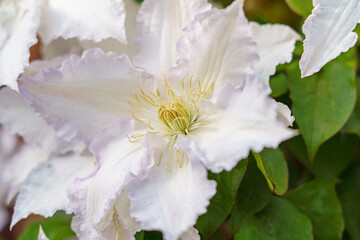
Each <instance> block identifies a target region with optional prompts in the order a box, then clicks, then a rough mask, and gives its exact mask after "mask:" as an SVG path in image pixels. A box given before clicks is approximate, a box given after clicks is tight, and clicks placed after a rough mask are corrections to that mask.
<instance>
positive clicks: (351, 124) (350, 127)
mask: <svg viewBox="0 0 360 240" xmlns="http://www.w3.org/2000/svg"><path fill="white" fill-rule="evenodd" d="M343 131H344V132H345V133H351V134H356V135H358V136H359V137H360V112H359V113H355V112H353V113H352V114H351V115H350V118H349V120H348V121H347V123H346V124H345V126H344V128H343Z"/></svg>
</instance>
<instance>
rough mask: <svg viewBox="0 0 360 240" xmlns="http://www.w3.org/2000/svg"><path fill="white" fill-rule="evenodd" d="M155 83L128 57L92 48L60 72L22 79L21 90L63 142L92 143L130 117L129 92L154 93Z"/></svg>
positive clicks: (73, 59)
mask: <svg viewBox="0 0 360 240" xmlns="http://www.w3.org/2000/svg"><path fill="white" fill-rule="evenodd" d="M151 80H152V78H151V76H149V75H148V74H146V73H145V72H142V71H139V70H137V69H135V68H134V67H133V66H132V65H131V63H130V61H129V59H128V58H127V57H126V55H122V56H120V57H118V56H117V55H116V54H114V53H104V52H103V51H101V50H100V49H92V50H88V51H85V52H84V54H83V56H82V57H77V56H71V57H69V58H68V59H66V60H65V61H64V62H63V65H62V67H61V68H60V69H53V68H50V69H48V70H44V71H42V72H41V73H40V74H38V75H37V76H36V77H35V78H34V79H31V78H21V79H20V80H19V85H20V91H21V94H22V96H23V98H24V99H25V100H26V102H27V103H28V104H29V105H31V106H32V107H33V108H34V109H35V111H36V112H37V113H38V114H39V115H40V116H41V117H42V118H44V119H45V121H46V122H47V123H48V124H49V125H51V126H53V127H54V129H55V131H56V132H57V134H58V135H59V136H60V137H63V138H64V139H65V140H68V141H74V142H85V143H86V144H89V143H90V142H91V140H92V139H93V138H94V137H95V135H96V134H97V133H99V132H100V131H101V129H103V128H105V127H107V126H108V125H110V124H111V123H112V122H113V121H115V120H117V119H119V118H122V117H128V116H130V111H129V110H130V109H131V107H130V105H129V104H128V100H129V98H130V94H131V92H133V91H138V89H139V87H144V88H145V89H146V88H150V87H147V86H148V85H150V84H151V83H152V81H151Z"/></svg>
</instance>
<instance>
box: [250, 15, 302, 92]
mask: <svg viewBox="0 0 360 240" xmlns="http://www.w3.org/2000/svg"><path fill="white" fill-rule="evenodd" d="M249 30H250V35H251V36H252V37H253V39H254V40H255V42H256V45H257V47H258V53H259V55H260V62H258V63H256V64H255V72H256V75H257V78H258V79H259V80H260V81H262V82H263V83H264V84H265V85H266V86H269V78H270V76H271V75H273V74H275V71H276V66H277V65H278V64H283V63H288V62H290V61H291V59H292V52H293V51H294V49H295V42H296V41H297V40H301V37H300V35H299V34H298V33H297V32H295V31H294V30H293V29H291V28H290V27H288V26H286V25H281V24H265V25H260V24H258V23H256V22H250V29H249Z"/></svg>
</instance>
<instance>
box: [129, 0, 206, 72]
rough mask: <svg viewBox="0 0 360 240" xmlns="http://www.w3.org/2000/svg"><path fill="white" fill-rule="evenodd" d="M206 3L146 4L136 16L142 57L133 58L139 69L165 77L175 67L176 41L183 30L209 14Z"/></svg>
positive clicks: (156, 0)
mask: <svg viewBox="0 0 360 240" xmlns="http://www.w3.org/2000/svg"><path fill="white" fill-rule="evenodd" d="M210 8H211V5H210V4H208V3H207V0H197V1H193V0H181V1H179V0H176V1H173V0H145V1H144V2H143V4H142V5H141V8H140V10H139V14H138V16H137V22H138V29H137V30H138V33H139V34H138V35H137V36H136V37H135V41H136V42H138V44H139V48H140V54H139V55H138V56H135V57H134V63H135V65H136V66H139V67H142V68H144V69H146V70H148V71H151V73H153V74H154V75H156V76H161V74H166V73H167V71H168V68H169V67H170V66H171V65H173V64H174V63H175V60H176V57H177V52H176V41H177V40H178V38H179V37H181V35H182V34H183V28H184V27H185V26H186V24H188V23H189V22H190V21H191V20H193V19H194V17H195V15H196V14H198V13H201V12H204V11H207V10H210Z"/></svg>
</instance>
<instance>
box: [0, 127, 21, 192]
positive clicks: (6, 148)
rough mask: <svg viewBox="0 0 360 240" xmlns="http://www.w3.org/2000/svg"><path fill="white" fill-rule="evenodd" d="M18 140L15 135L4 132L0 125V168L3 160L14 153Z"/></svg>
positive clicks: (3, 162)
mask: <svg viewBox="0 0 360 240" xmlns="http://www.w3.org/2000/svg"><path fill="white" fill-rule="evenodd" d="M18 140H19V139H18V137H17V136H16V135H13V134H11V133H9V132H8V131H6V130H5V129H4V127H3V126H2V125H1V124H0V166H2V164H5V159H6V158H8V157H9V156H10V155H11V154H13V153H14V151H15V150H16V146H17V144H18ZM0 169H1V168H0ZM0 186H1V184H0ZM0 188H1V187H0Z"/></svg>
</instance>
